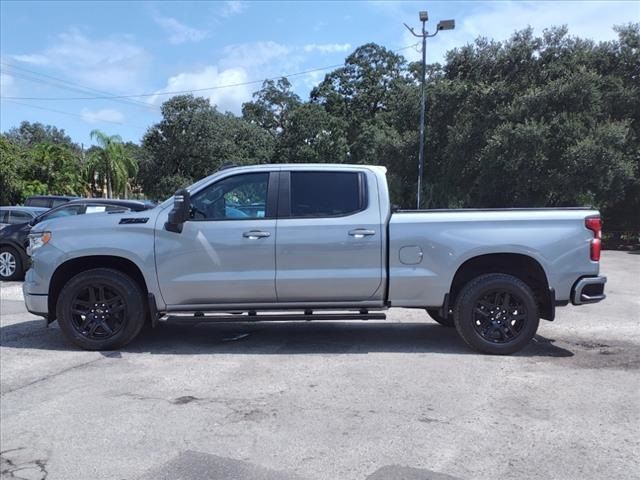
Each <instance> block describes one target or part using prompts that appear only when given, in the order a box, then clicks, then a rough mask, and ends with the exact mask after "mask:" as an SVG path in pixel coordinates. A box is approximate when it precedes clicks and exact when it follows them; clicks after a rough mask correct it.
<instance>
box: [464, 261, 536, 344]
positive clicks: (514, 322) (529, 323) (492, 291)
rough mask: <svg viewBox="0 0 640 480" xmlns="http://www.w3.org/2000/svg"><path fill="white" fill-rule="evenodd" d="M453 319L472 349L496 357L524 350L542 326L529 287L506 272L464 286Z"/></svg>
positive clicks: (481, 277)
mask: <svg viewBox="0 0 640 480" xmlns="http://www.w3.org/2000/svg"><path fill="white" fill-rule="evenodd" d="M453 319H454V322H455V326H456V330H457V331H458V333H459V334H460V336H461V337H462V339H463V340H464V341H465V342H466V343H467V344H468V345H469V346H471V347H472V348H474V349H476V350H478V351H480V352H483V353H489V354H494V355H508V354H511V353H515V352H517V351H519V350H521V349H522V348H524V347H525V346H526V345H527V344H528V343H529V342H530V341H531V339H532V338H533V336H534V335H535V334H536V331H537V330H538V325H539V323H540V317H539V313H538V304H537V301H536V298H535V295H534V293H533V291H532V290H531V288H530V287H529V285H527V284H526V283H525V282H523V281H522V280H520V279H519V278H517V277H514V276H513V275H507V274H504V273H490V274H486V275H481V276H479V277H477V278H475V279H473V280H471V281H470V282H469V283H468V284H467V285H465V286H464V288H463V289H462V290H461V291H460V293H459V294H458V296H457V298H456V299H455V308H454V312H453Z"/></svg>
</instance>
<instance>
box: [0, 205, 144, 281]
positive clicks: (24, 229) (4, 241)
mask: <svg viewBox="0 0 640 480" xmlns="http://www.w3.org/2000/svg"><path fill="white" fill-rule="evenodd" d="M154 206H155V205H154V204H152V203H149V202H142V201H137V200H112V199H108V198H84V199H76V200H70V201H68V202H65V203H64V204H62V205H60V206H58V207H56V208H53V209H51V210H47V209H39V210H42V212H41V213H40V215H39V216H36V217H30V218H31V220H29V219H26V222H23V223H21V224H15V225H9V226H7V227H5V228H3V229H2V230H0V280H5V281H8V280H18V279H21V278H23V276H24V272H25V270H26V269H27V266H28V265H29V256H28V255H27V246H28V244H29V238H28V237H29V232H30V231H31V228H32V227H33V226H34V225H37V224H38V223H40V222H44V221H45V220H52V219H55V218H60V217H69V216H74V215H83V214H86V213H100V212H107V213H113V212H131V211H134V212H138V211H142V210H147V209H149V208H153V207H154ZM30 208H31V207H30Z"/></svg>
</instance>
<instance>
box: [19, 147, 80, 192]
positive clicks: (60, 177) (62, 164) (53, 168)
mask: <svg viewBox="0 0 640 480" xmlns="http://www.w3.org/2000/svg"><path fill="white" fill-rule="evenodd" d="M26 160H27V162H26V165H25V167H24V170H23V171H22V178H23V188H24V190H25V191H24V196H28V195H34V194H36V193H38V194H52V195H80V194H83V193H84V182H83V180H82V176H81V174H80V172H81V165H80V159H79V157H78V155H77V154H76V152H74V151H73V150H72V149H71V148H69V147H68V146H67V145H64V144H53V143H46V142H45V143H38V144H36V145H34V146H33V147H32V148H30V149H29V150H28V152H27V159H26Z"/></svg>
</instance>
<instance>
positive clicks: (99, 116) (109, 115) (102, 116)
mask: <svg viewBox="0 0 640 480" xmlns="http://www.w3.org/2000/svg"><path fill="white" fill-rule="evenodd" d="M80 115H81V116H82V119H83V120H84V121H85V122H88V123H100V122H108V123H122V122H123V121H124V115H123V114H122V112H120V111H118V110H114V109H111V108H104V109H102V110H93V111H92V110H89V109H88V108H83V109H82V111H81V112H80Z"/></svg>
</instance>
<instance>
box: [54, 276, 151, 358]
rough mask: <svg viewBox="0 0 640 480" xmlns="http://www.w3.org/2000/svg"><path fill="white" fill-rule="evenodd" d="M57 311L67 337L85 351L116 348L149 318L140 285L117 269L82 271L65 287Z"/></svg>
mask: <svg viewBox="0 0 640 480" xmlns="http://www.w3.org/2000/svg"><path fill="white" fill-rule="evenodd" d="M56 313H57V318H58V323H59V324H60V328H61V329H62V332H63V333H64V335H65V337H67V339H69V340H70V341H71V342H73V343H74V344H75V345H77V346H79V347H80V348H83V349H85V350H113V349H117V348H120V347H123V346H124V345H126V344H127V343H129V342H130V341H132V340H133V339H134V338H135V337H136V336H137V335H138V334H139V333H140V330H141V329H142V327H143V325H144V322H145V318H146V307H145V302H144V295H143V293H142V290H141V289H140V286H139V285H138V284H137V283H136V282H135V281H134V280H132V279H131V278H130V277H129V276H127V275H125V274H124V273H122V272H119V271H117V270H111V269H106V268H97V269H95V270H88V271H86V272H82V273H79V274H78V275H76V276H75V277H73V278H72V279H71V280H69V282H68V283H67V284H66V285H65V286H64V287H63V289H62V291H61V292H60V296H59V297H58V303H57V306H56Z"/></svg>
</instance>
